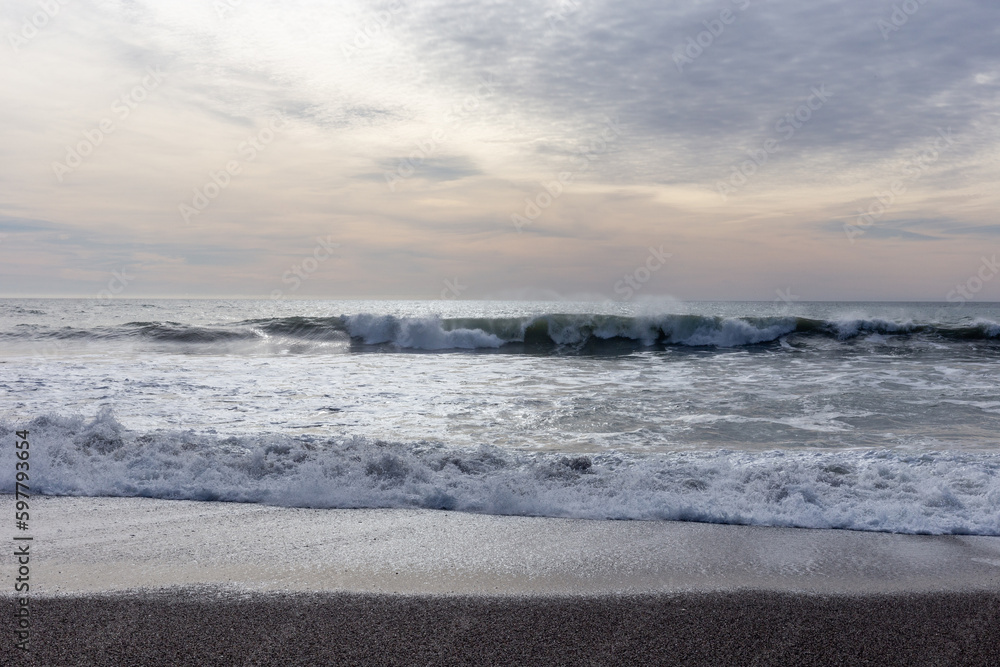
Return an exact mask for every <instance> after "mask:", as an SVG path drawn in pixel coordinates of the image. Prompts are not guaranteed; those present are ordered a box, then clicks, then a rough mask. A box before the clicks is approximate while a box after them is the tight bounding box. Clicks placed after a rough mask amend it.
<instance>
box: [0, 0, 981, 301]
mask: <svg viewBox="0 0 1000 667" xmlns="http://www.w3.org/2000/svg"><path fill="white" fill-rule="evenodd" d="M0 35H2V37H3V40H2V44H0V99H2V100H3V102H2V103H0V296H4V297H18V296H25V297H27V296H79V297H94V296H96V295H99V294H104V295H113V296H114V297H115V298H129V297H132V298H140V297H156V296H177V297H181V296H186V297H200V296H205V297H210V296H211V297H216V296H225V297H262V298H289V299H296V298H414V299H440V298H459V299H487V298H494V299H495V298H513V299H517V298H534V299H539V298H544V299H550V298H551V299H559V298H563V299H583V298H585V299H617V300H634V299H642V298H654V297H656V298H659V297H672V298H676V299H682V300H705V299H719V300H767V301H771V300H776V299H780V300H785V301H794V300H803V301H809V300H927V301H946V300H948V301H959V300H967V301H1000V277H997V273H998V272H1000V267H998V266H997V264H996V255H997V254H1000V252H998V251H1000V220H998V211H1000V3H997V2H995V0H948V1H947V2H945V1H944V0H906V1H905V2H899V1H895V2H890V1H887V0H836V1H826V0H817V1H815V2H801V1H800V0H772V1H764V0H710V1H698V0H680V1H678V2H665V1H663V0H614V1H613V2H612V1H608V2H600V1H597V0H543V1H540V2H535V1H533V0H519V1H517V2H513V1H511V2H489V1H487V0H475V1H469V2H465V1H459V0H443V1H427V2H417V1H416V0H389V1H386V2H381V1H380V2H351V1H349V0H338V1H337V2H320V1H318V0H317V1H308V0H281V1H276V0H169V1H167V0H61V1H60V0H42V1H38V0H4V2H3V3H2V5H0ZM994 278H995V279H994Z"/></svg>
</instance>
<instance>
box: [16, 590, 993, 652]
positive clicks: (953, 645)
mask: <svg viewBox="0 0 1000 667" xmlns="http://www.w3.org/2000/svg"><path fill="white" fill-rule="evenodd" d="M32 605H33V612H34V616H35V618H36V619H37V620H36V623H35V625H34V628H33V641H32V659H31V660H29V661H22V660H20V659H18V660H16V661H15V662H10V659H11V658H12V656H11V653H10V651H11V649H10V648H9V644H7V645H6V646H5V648H4V651H3V654H4V655H5V657H4V664H24V665H436V664H465V665H494V664H503V665H648V664H658V665H674V664H676V665H983V666H986V665H998V664H1000V594H995V593H924V594H894V595H872V596H818V595H816V596H813V595H795V594H789V593H780V592H759V591H758V592H752V591H749V592H747V591H744V592H729V593H685V594H676V595H666V594H661V595H643V596H613V595H608V596H597V597H594V596H588V597H577V598H573V597H555V598H553V597H524V596H490V597H483V596H479V597H471V596H399V595H367V594H345V593H340V594H337V593H322V594H305V593H295V594H288V593H278V594H262V593H254V594H245V595H236V594H232V593H228V594H221V595H220V592H219V591H218V590H213V589H201V590H195V589H180V590H175V591H172V592H168V591H164V592H145V593H142V594H134V595H120V594H119V595H105V596H86V597H59V598H43V599H39V600H36V601H34V602H32ZM5 635H7V633H5ZM7 636H9V635H7ZM13 657H16V656H13Z"/></svg>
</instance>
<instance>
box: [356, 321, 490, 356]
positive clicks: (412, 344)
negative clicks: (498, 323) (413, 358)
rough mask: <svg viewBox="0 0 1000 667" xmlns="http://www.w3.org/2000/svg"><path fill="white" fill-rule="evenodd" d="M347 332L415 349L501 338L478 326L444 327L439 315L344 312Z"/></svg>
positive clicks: (471, 345) (467, 346)
mask: <svg viewBox="0 0 1000 667" xmlns="http://www.w3.org/2000/svg"><path fill="white" fill-rule="evenodd" d="M343 320H344V324H345V326H346V327H347V331H348V333H350V335H351V337H352V338H358V339H360V340H362V341H364V342H365V343H367V344H369V345H372V344H379V343H394V344H395V345H398V346H399V347H402V348H409V349H415V350H447V349H475V348H481V347H500V346H501V345H503V344H504V342H505V341H504V340H502V339H501V338H499V337H498V336H496V335H495V334H492V333H486V332H485V331H482V330H479V329H464V328H463V329H452V330H450V331H447V330H445V329H444V328H443V327H442V325H441V320H440V319H439V318H417V317H406V318H397V317H393V316H392V315H367V314H362V315H347V316H344V318H343Z"/></svg>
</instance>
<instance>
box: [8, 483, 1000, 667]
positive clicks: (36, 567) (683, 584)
mask: <svg viewBox="0 0 1000 667" xmlns="http://www.w3.org/2000/svg"><path fill="white" fill-rule="evenodd" d="M11 505H12V499H11V497H10V496H4V497H3V498H2V501H0V511H5V512H6V511H8V510H10V511H12V510H13V508H12V507H11ZM33 510H34V511H33V515H32V519H33V530H32V537H33V540H32V546H31V550H32V551H31V553H32V559H31V586H32V587H31V591H30V593H31V597H30V603H29V604H30V609H31V619H32V622H31V633H32V634H31V644H30V645H31V657H30V660H28V661H25V660H23V658H25V656H24V655H22V654H20V652H18V651H16V649H13V648H12V642H11V641H10V639H8V640H7V641H6V642H5V644H6V646H5V649H4V650H3V651H2V653H0V654H2V655H4V656H5V657H4V658H3V660H4V664H45V665H59V664H192V665H193V664H202V665H203V664H220V665H223V664H275V663H278V662H280V663H282V664H401V665H402V664H816V665H822V664H880V665H884V664H899V665H903V664H908V665H913V664H926V665H932V664H938V665H939V664H960V665H989V664H997V663H998V661H1000V643H998V642H997V641H996V637H997V636H1000V538H992V537H973V536H913V535H891V534H883V533H862V532H849V531H817V530H797V529H781V528H759V527H749V526H727V525H711V524H697V523H676V522H611V521H581V520H568V519H549V518H546V519H542V518H531V517H502V516H485V515H473V514H463V513H456V512H442V511H417V510H311V509H297V508H280V507H269V506H263V505H253V504H233V503H199V502H188V501H164V500H152V499H126V498H68V497H64V498H36V499H34V502H33ZM9 532H10V531H9ZM10 537H11V536H10V535H9V536H8V540H10ZM8 543H9V544H10V543H11V542H8ZM8 562H11V561H10V560H8ZM9 567H12V566H9ZM11 572H12V571H11ZM9 588H10V589H11V590H9V591H5V593H4V594H5V595H6V596H8V598H9V597H10V596H11V595H12V593H13V591H12V588H13V586H10V587H9ZM9 618H10V617H9V616H8V621H7V622H8V623H10V620H9ZM6 635H7V637H8V638H9V637H11V636H12V635H13V630H12V629H11V630H9V631H8V632H7V633H6Z"/></svg>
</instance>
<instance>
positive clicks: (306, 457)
mask: <svg viewBox="0 0 1000 667" xmlns="http://www.w3.org/2000/svg"><path fill="white" fill-rule="evenodd" d="M2 427H3V429H4V430H5V432H11V431H13V430H14V428H15V425H14V424H10V423H4V424H2ZM17 428H27V429H29V431H30V441H31V480H30V485H31V488H32V490H33V493H41V494H48V495H87V496H142V497H152V498H164V499H189V500H213V501H230V502H251V503H266V504H274V505H289V506H298V507H319V508H356V507H369V508H371V507H386V508H428V509H446V510H459V511H465V512H476V513H483V514H503V515H527V516H551V517H577V518H589V519H642V520H683V521H700V522H712V523H726V524H751V525H766V526H797V527H806V528H844V529H852V530H867V531H883V532H898V533H931V534H978V535H1000V513H998V512H997V511H996V508H997V507H1000V455H995V454H979V453H977V454H972V453H920V454H908V453H905V452H899V451H893V450H849V451H840V452H788V451H785V452H780V451H773V452H763V453H748V452H733V451H719V452H702V453H691V452H686V453H674V454H661V455H627V454H623V453H619V452H607V453H601V454H597V455H586V456H584V455H565V454H552V453H539V452H524V451H511V450H503V449H499V448H497V447H493V446H485V445H484V446H481V447H477V448H467V449H463V448H453V447H447V446H444V445H442V444H439V443H434V442H408V443H407V442H384V441H378V440H370V439H366V438H360V437H352V436H350V435H344V436H341V437H329V438H322V437H317V436H304V435H303V436H295V437H291V436H284V435H275V434H259V435H244V436H231V437H221V436H218V435H215V434H210V433H195V432H193V431H164V430H157V431H152V432H136V431H131V430H129V429H127V428H126V427H125V426H123V425H122V424H121V423H120V422H119V421H118V420H117V419H116V418H115V416H114V414H113V412H112V411H111V410H110V409H107V408H106V409H103V410H102V411H101V412H100V413H99V414H98V415H97V416H96V417H95V418H94V419H93V420H87V419H84V418H83V417H80V416H72V417H64V416H60V415H47V416H41V417H37V418H35V419H34V420H32V421H31V422H30V423H28V424H19V425H17ZM12 471H13V466H5V467H4V468H3V472H2V476H0V491H3V492H6V493H11V492H12V491H13V488H14V480H13V472H12Z"/></svg>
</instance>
